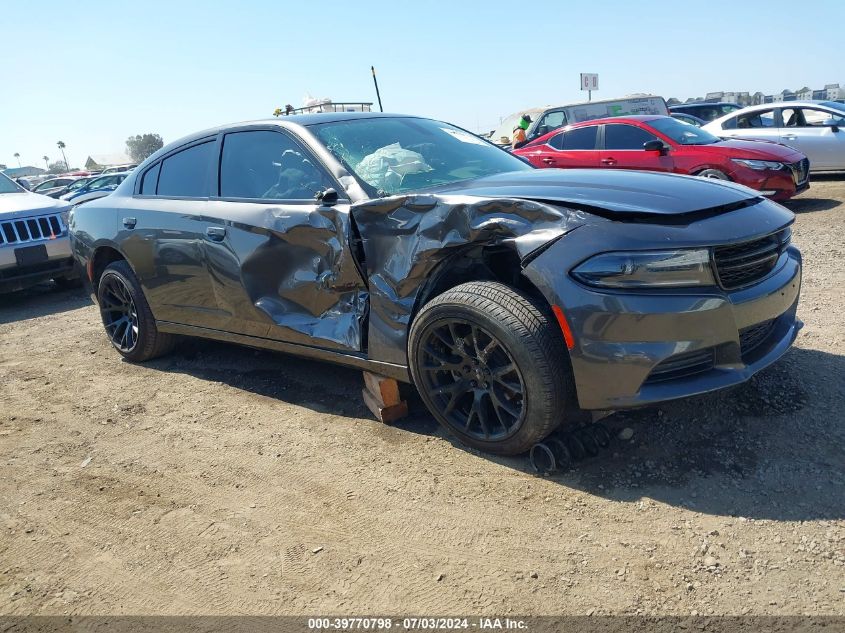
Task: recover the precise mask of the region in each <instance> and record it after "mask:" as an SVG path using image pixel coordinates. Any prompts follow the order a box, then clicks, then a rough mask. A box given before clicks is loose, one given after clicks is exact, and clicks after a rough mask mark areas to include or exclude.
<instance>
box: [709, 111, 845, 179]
mask: <svg viewBox="0 0 845 633" xmlns="http://www.w3.org/2000/svg"><path fill="white" fill-rule="evenodd" d="M703 127H704V129H705V130H707V131H708V132H710V133H711V134H715V135H716V136H722V137H725V138H740V139H759V140H762V141H773V142H775V143H782V144H783V145H789V146H790V147H794V148H795V149H797V150H798V151H800V152H801V153H803V154H804V155H806V156H807V158H809V159H810V171H811V172H819V171H840V170H845V104H842V103H837V102H835V101H785V102H782V103H767V104H763V105H756V106H750V107H748V108H743V109H742V110H737V111H736V112H731V113H730V114H728V115H726V116H723V117H721V118H719V119H716V120H715V121H712V122H710V123H708V124H707V125H705V126H703Z"/></svg>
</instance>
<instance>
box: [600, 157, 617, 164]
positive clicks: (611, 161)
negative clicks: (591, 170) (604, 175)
mask: <svg viewBox="0 0 845 633" xmlns="http://www.w3.org/2000/svg"><path fill="white" fill-rule="evenodd" d="M601 164H602V165H615V164H616V159H615V158H602V159H601Z"/></svg>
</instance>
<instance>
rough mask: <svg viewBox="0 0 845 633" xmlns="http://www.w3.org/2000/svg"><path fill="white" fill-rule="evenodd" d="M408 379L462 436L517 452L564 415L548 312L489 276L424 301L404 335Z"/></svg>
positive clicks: (565, 360) (567, 378) (563, 372)
mask: <svg viewBox="0 0 845 633" xmlns="http://www.w3.org/2000/svg"><path fill="white" fill-rule="evenodd" d="M409 364H410V369H411V374H412V377H413V379H414V384H415V385H416V387H417V389H418V390H419V392H420V396H421V397H422V399H423V401H424V402H425V404H426V406H427V407H428V409H429V410H430V411H431V412H432V414H433V415H434V416H435V417H436V418H437V420H438V421H439V422H440V423H441V424H442V425H443V426H444V427H445V428H446V429H448V430H449V431H451V432H452V433H453V434H455V435H456V436H457V437H458V438H459V439H460V440H461V441H462V442H464V443H465V444H468V445H470V446H473V447H475V448H478V449H480V450H483V451H486V452H490V453H497V454H501V455H515V454H519V453H523V452H525V451H527V450H529V449H530V448H531V446H533V445H534V444H535V443H537V442H539V441H540V440H542V439H543V438H544V437H546V436H547V435H549V433H551V432H552V431H553V430H554V429H555V428H556V427H557V426H559V425H560V423H561V422H562V421H563V420H564V410H565V407H566V403H567V399H568V397H569V396H571V395H573V387H572V379H571V369H570V366H569V357H568V354H567V351H566V348H565V346H564V343H563V337H562V335H561V332H560V331H559V329H558V328H557V327H556V325H555V324H554V321H553V319H552V318H550V317H549V316H548V315H547V313H546V310H544V309H542V308H541V307H540V306H539V305H538V304H537V303H535V302H534V301H532V300H531V299H530V298H528V297H527V296H525V295H523V294H521V293H519V292H517V291H516V290H514V289H513V288H511V287H509V286H506V285H504V284H500V283H495V282H470V283H465V284H462V285H460V286H457V287H455V288H452V289H451V290H448V291H446V292H445V293H443V294H441V295H439V296H437V297H436V298H434V299H433V300H432V301H430V302H429V303H427V304H426V305H425V306H424V307H423V308H422V309H421V310H420V312H419V314H418V315H417V317H416V319H415V320H414V322H413V324H412V326H411V330H410V333H409Z"/></svg>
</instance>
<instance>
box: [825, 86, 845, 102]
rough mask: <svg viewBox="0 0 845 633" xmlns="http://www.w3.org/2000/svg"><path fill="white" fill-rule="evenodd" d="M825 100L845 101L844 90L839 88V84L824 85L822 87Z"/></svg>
mask: <svg viewBox="0 0 845 633" xmlns="http://www.w3.org/2000/svg"><path fill="white" fill-rule="evenodd" d="M824 90H825V93H826V95H825V99H828V100H829V101H835V100H836V99H845V88H840V87H839V84H826V85H825V87H824Z"/></svg>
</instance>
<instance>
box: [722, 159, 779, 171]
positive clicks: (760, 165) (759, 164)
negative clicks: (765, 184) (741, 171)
mask: <svg viewBox="0 0 845 633" xmlns="http://www.w3.org/2000/svg"><path fill="white" fill-rule="evenodd" d="M731 160H732V161H733V162H735V163H739V164H740V165H743V166H745V167H748V168H749V169H755V170H757V171H763V170H764V169H782V168H783V163H778V162H776V161H773V160H751V159H750V158H731Z"/></svg>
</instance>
